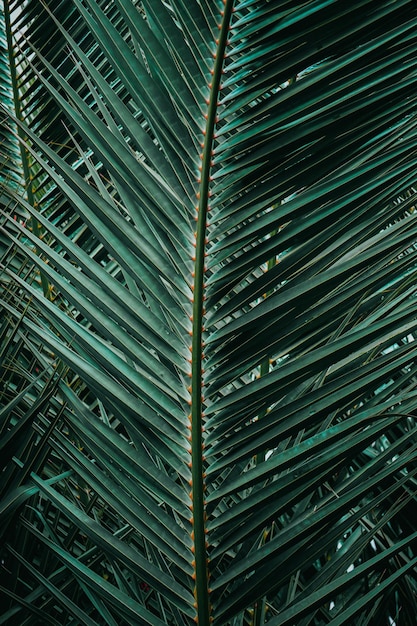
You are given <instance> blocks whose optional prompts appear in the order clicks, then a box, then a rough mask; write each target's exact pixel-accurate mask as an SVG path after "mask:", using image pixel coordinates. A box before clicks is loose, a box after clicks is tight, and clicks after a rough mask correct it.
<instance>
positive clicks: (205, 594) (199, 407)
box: [191, 0, 234, 626]
mask: <svg viewBox="0 0 417 626" xmlns="http://www.w3.org/2000/svg"><path fill="white" fill-rule="evenodd" d="M233 3H234V0H226V2H225V6H224V11H223V15H222V20H221V24H220V25H219V28H220V30H219V39H218V40H217V41H216V45H217V49H216V52H215V54H214V55H213V57H214V67H213V73H212V80H211V83H210V85H209V88H210V98H209V102H208V110H207V122H206V127H205V132H204V143H203V146H202V148H203V151H202V155H201V157H202V162H201V179H200V187H199V192H198V195H199V201H198V219H197V230H196V251H195V268H194V303H193V329H192V346H191V347H192V366H191V367H192V371H191V376H192V378H191V448H192V452H191V455H192V499H193V529H194V548H195V579H196V580H195V600H196V609H197V623H198V624H199V625H200V626H209V624H210V602H209V570H208V555H207V548H206V532H205V502H204V491H205V484H204V458H203V450H204V445H203V407H204V398H203V382H202V377H203V358H204V357H203V348H204V345H203V320H204V304H203V303H204V277H205V256H206V235H207V232H206V231H207V212H208V202H209V185H210V170H211V161H212V151H213V142H214V130H215V126H216V116H217V108H218V95H219V91H220V80H221V76H222V71H223V63H224V56H225V49H226V45H227V36H228V31H229V24H230V19H231V15H232V10H233Z"/></svg>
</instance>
